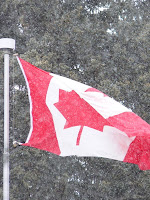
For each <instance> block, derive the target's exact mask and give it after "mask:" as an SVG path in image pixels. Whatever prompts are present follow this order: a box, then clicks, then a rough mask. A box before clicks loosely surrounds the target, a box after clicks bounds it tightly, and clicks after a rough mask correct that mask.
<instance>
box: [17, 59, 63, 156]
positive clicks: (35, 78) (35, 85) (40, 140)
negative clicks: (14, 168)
mask: <svg viewBox="0 0 150 200" xmlns="http://www.w3.org/2000/svg"><path fill="white" fill-rule="evenodd" d="M19 60H20V62H21V65H22V67H23V71H24V73H25V77H26V79H27V81H28V85H29V88H28V89H29V90H30V96H31V102H30V106H32V111H31V113H32V114H31V117H32V123H33V124H32V128H33V130H32V134H31V137H30V139H29V141H28V143H25V144H23V145H25V146H32V147H35V148H38V149H41V150H46V151H50V152H52V153H55V154H57V155H59V154H60V149H59V145H58V141H57V137H56V131H55V128H54V123H53V119H52V115H51V113H50V111H49V109H48V107H47V105H46V103H45V99H46V94H47V89H48V85H49V83H50V81H51V78H52V76H50V75H49V73H47V72H45V71H43V70H41V69H38V68H37V67H35V66H33V65H31V64H29V63H28V62H26V61H24V60H22V59H21V58H19Z"/></svg>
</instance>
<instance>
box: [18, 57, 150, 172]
mask: <svg viewBox="0 0 150 200" xmlns="http://www.w3.org/2000/svg"><path fill="white" fill-rule="evenodd" d="M17 59H18V62H19V64H20V67H21V69H22V72H23V74H24V77H25V80H26V84H27V87H28V94H29V101H30V118H31V119H30V121H31V128H30V132H29V135H28V138H27V140H26V142H25V143H23V144H22V145H24V146H30V147H35V148H38V149H42V150H46V151H49V152H51V153H54V154H57V155H60V156H70V155H77V156H95V157H105V158H110V159H115V160H119V161H124V162H129V163H134V164H138V165H139V168H140V169H142V170H148V169H150V125H149V124H148V123H146V122H145V121H144V120H142V119H141V118H140V117H138V116H137V115H136V114H134V113H133V112H132V111H131V110H129V109H128V108H126V107H125V106H123V105H122V104H120V103H118V102H116V101H115V100H114V99H112V98H110V97H108V96H107V95H105V94H104V93H102V92H100V91H99V90H97V89H94V88H92V87H90V86H87V85H84V84H82V83H79V82H76V81H73V80H71V79H68V78H64V77H61V76H58V75H55V74H52V73H48V72H46V71H43V70H41V69H39V68H37V67H35V66H33V65H31V64H30V63H28V62H26V61H24V60H22V59H21V58H17Z"/></svg>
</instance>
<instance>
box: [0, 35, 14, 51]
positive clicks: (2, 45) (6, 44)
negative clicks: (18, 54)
mask: <svg viewBox="0 0 150 200" xmlns="http://www.w3.org/2000/svg"><path fill="white" fill-rule="evenodd" d="M0 49H13V50H15V40H14V39H12V38H1V39H0Z"/></svg>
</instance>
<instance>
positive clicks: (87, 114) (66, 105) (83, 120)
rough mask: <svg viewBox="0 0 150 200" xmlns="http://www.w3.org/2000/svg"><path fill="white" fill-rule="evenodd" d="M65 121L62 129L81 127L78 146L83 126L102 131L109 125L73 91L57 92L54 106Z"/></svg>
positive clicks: (78, 141)
mask: <svg viewBox="0 0 150 200" xmlns="http://www.w3.org/2000/svg"><path fill="white" fill-rule="evenodd" d="M54 105H55V106H56V108H57V109H58V110H59V111H60V112H61V114H62V115H63V116H64V117H65V119H66V124H65V126H64V128H65V129H66V128H70V127H72V126H79V125H80V126H81V127H80V130H79V133H78V137H77V142H76V145H79V143H80V138H81V134H82V130H83V127H84V126H88V127H90V128H93V129H96V130H99V131H103V127H104V126H105V125H109V126H111V125H110V123H109V122H108V121H107V120H106V119H105V118H104V117H103V116H101V115H100V114H99V113H98V112H97V111H96V110H95V109H94V108H93V107H92V106H91V105H90V104H89V103H87V102H86V101H85V100H84V99H82V98H81V97H80V96H79V95H78V94H77V93H76V92H75V91H74V90H72V91H71V92H67V91H64V90H59V102H57V103H55V104H54Z"/></svg>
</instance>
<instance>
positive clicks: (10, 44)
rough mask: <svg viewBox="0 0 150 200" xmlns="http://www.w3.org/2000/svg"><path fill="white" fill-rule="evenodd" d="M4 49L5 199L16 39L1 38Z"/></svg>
mask: <svg viewBox="0 0 150 200" xmlns="http://www.w3.org/2000/svg"><path fill="white" fill-rule="evenodd" d="M0 49H3V50H4V153H3V200H9V54H10V49H13V50H14V49H15V40H13V39H10V38H2V39H0Z"/></svg>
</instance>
